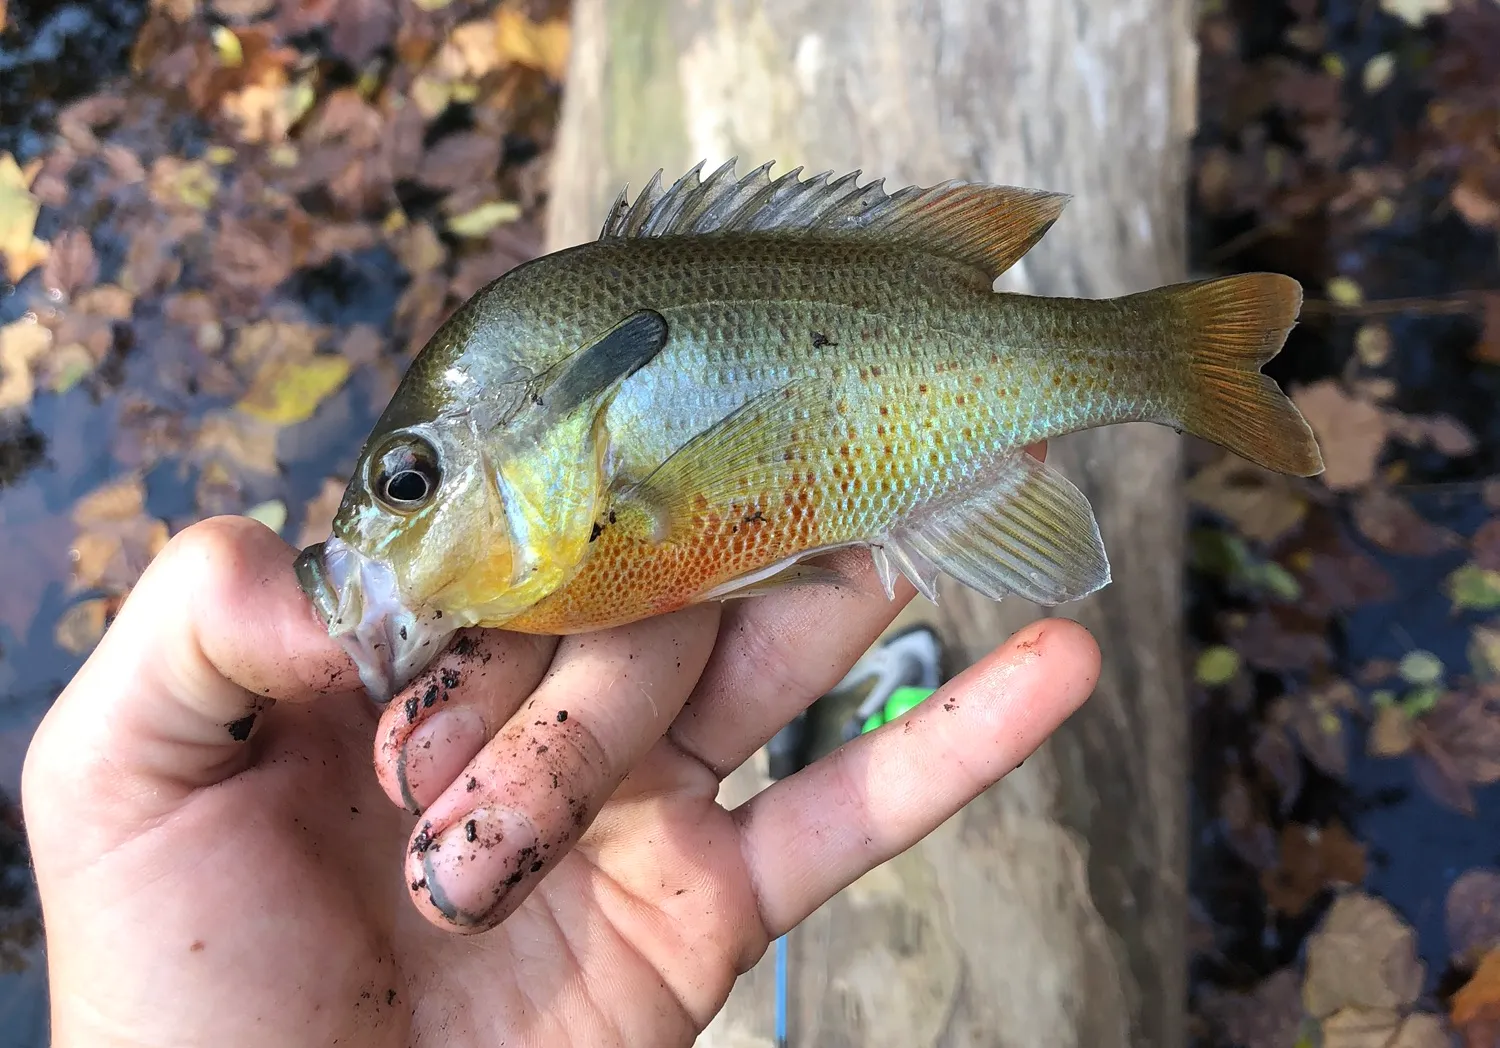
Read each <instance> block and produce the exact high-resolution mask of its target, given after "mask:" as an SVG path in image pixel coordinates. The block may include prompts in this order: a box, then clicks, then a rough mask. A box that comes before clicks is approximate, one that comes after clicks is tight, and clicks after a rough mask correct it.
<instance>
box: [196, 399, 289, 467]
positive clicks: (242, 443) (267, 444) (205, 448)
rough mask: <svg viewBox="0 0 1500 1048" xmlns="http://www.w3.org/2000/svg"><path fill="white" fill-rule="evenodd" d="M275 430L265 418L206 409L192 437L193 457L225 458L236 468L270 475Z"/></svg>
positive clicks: (272, 463) (209, 459)
mask: <svg viewBox="0 0 1500 1048" xmlns="http://www.w3.org/2000/svg"><path fill="white" fill-rule="evenodd" d="M276 430H277V427H276V426H274V425H272V424H271V423H269V422H262V421H261V420H260V419H255V418H251V417H250V416H248V415H245V414H243V413H242V412H238V411H210V412H208V413H207V414H206V415H204V416H203V421H202V423H200V424H199V426H198V432H197V435H196V437H195V438H194V441H193V459H194V461H197V462H203V463H206V462H212V461H216V460H218V461H226V462H230V463H233V464H234V465H235V466H237V467H238V468H239V469H241V470H243V471H246V472H249V473H258V474H262V475H265V476H274V475H275V474H276V473H277V472H278V470H279V468H280V467H279V466H278V464H277V461H276Z"/></svg>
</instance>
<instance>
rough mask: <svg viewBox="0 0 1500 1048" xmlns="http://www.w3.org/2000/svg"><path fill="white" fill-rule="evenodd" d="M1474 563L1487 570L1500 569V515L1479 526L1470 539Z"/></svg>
mask: <svg viewBox="0 0 1500 1048" xmlns="http://www.w3.org/2000/svg"><path fill="white" fill-rule="evenodd" d="M1469 549H1470V550H1471V551H1472V554H1473V559H1474V563H1475V564H1477V565H1479V566H1480V567H1481V568H1483V569H1485V570H1486V571H1500V517H1492V518H1491V519H1489V520H1487V521H1485V522H1484V523H1483V524H1481V525H1480V526H1479V529H1478V530H1477V531H1475V532H1474V537H1473V538H1471V539H1470V540H1469Z"/></svg>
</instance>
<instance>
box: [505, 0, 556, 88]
mask: <svg viewBox="0 0 1500 1048" xmlns="http://www.w3.org/2000/svg"><path fill="white" fill-rule="evenodd" d="M495 26H496V47H497V48H498V49H499V51H500V55H501V57H502V58H505V59H507V60H508V61H511V62H515V63H517V64H519V65H524V66H529V67H530V68H532V69H540V70H541V71H542V72H544V73H546V74H547V75H548V76H549V77H551V78H552V79H553V80H558V81H560V80H562V79H563V77H564V75H565V74H566V73H567V71H568V48H569V28H568V22H567V20H566V19H563V18H550V19H548V20H547V21H545V22H533V21H532V20H531V19H529V18H527V17H526V16H525V15H524V14H522V13H521V12H520V11H517V10H515V8H513V7H511V6H509V5H506V6H503V7H501V8H500V10H499V11H497V12H496V13H495Z"/></svg>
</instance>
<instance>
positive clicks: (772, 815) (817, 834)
mask: <svg viewBox="0 0 1500 1048" xmlns="http://www.w3.org/2000/svg"><path fill="white" fill-rule="evenodd" d="M1098 678H1099V649H1098V647H1097V645H1096V644H1095V643H1094V639H1093V637H1092V636H1090V635H1089V633H1088V631H1087V630H1085V629H1084V628H1083V627H1082V626H1079V625H1078V624H1077V623H1074V622H1070V621H1068V620H1066V619H1050V618H1049V619H1044V620H1042V621H1041V622H1038V623H1034V624H1032V625H1031V626H1028V627H1027V628H1025V629H1024V630H1022V631H1020V632H1019V633H1017V634H1016V635H1015V636H1013V637H1012V638H1011V639H1010V640H1009V641H1007V642H1006V643H1005V644H1004V645H1003V646H1002V647H1001V648H1000V649H998V650H997V651H995V652H993V653H992V654H990V655H989V656H987V657H986V658H984V659H982V660H980V661H979V662H978V663H976V664H975V665H974V666H972V667H970V668H969V669H968V670H967V671H965V672H964V673H963V674H961V675H960V676H958V677H957V678H955V679H954V680H952V681H950V682H949V683H948V684H947V685H946V686H944V687H943V688H942V689H941V690H940V691H938V692H937V694H935V695H933V696H932V698H931V699H929V700H927V701H926V702H924V703H922V704H921V705H920V706H918V707H917V708H916V709H914V710H912V711H911V712H910V713H908V714H907V715H906V716H904V717H902V718H901V719H900V720H897V721H895V722H893V723H891V724H889V725H887V726H885V727H883V728H881V729H880V730H878V731H875V732H872V733H871V734H868V735H862V736H860V737H859V738H857V739H855V740H854V741H852V742H850V743H848V744H847V745H845V746H843V747H841V748H839V749H838V750H835V751H834V752H833V753H831V754H829V755H828V756H827V757H824V758H823V759H822V760H820V761H818V762H816V763H815V764H812V765H810V766H809V767H807V768H804V769H803V770H802V771H800V772H798V773H797V774H796V775H793V776H791V777H790V778H787V779H783V780H781V781H780V782H777V783H775V784H774V785H772V786H770V787H769V788H767V789H766V790H764V791H762V792H761V793H759V794H758V795H756V796H755V797H754V798H753V799H751V800H750V801H748V802H746V803H745V804H744V805H743V806H742V807H740V808H738V809H736V811H735V818H736V820H737V821H738V823H739V825H740V829H741V832H742V834H743V839H742V841H741V846H742V848H743V850H744V855H745V861H746V863H747V865H748V867H749V869H750V875H751V883H752V884H753V885H754V886H755V889H756V894H757V896H758V900H759V906H760V913H761V918H762V920H763V921H764V922H765V927H766V932H767V934H768V935H769V936H770V937H772V938H776V937H778V936H780V935H783V934H785V933H786V932H787V931H789V930H790V929H791V928H792V927H794V926H795V925H797V924H798V923H800V922H801V921H802V920H803V918H805V917H806V916H807V915H808V914H810V913H812V911H813V910H815V909H817V908H818V907H819V906H821V905H822V904H823V903H824V902H826V901H828V899H830V898H832V897H833V896H834V895H835V894H837V893H838V892H839V891H841V890H842V889H843V888H845V887H846V886H848V885H849V884H852V883H853V882H854V881H855V880H857V879H858V878H860V877H861V876H863V875H864V874H865V873H867V872H869V871H870V870H871V869H873V868H874V867H876V866H878V865H880V864H881V863H882V862H885V861H886V860H887V859H889V858H891V857H893V856H895V855H898V854H900V853H901V852H903V851H905V850H906V849H908V848H910V847H912V846H913V845H914V844H916V843H917V842H918V841H920V840H921V839H922V838H923V837H925V836H927V835H928V834H929V833H931V832H932V831H933V830H935V829H937V828H938V826H940V825H942V823H943V822H945V821H946V820H947V819H948V818H950V817H951V816H952V815H954V814H955V813H956V812H957V811H958V810H959V809H961V808H962V807H963V806H964V805H965V804H968V803H969V802H970V801H971V800H973V799H974V798H975V797H977V796H979V794H981V793H983V792H984V791H985V790H986V789H988V788H989V787H990V786H992V785H994V784H995V783H996V782H998V781H999V780H1000V779H1001V778H1002V777H1004V776H1005V775H1006V774H1008V773H1009V772H1010V771H1012V770H1013V769H1014V768H1015V767H1016V766H1017V765H1018V764H1020V763H1021V761H1023V760H1025V759H1026V757H1027V756H1029V755H1030V754H1031V753H1032V752H1033V751H1034V750H1036V748H1037V747H1038V746H1040V745H1041V744H1042V742H1043V741H1044V740H1045V739H1046V738H1047V736H1048V735H1050V734H1051V733H1052V732H1053V731H1055V730H1056V729H1057V727H1058V726H1059V725H1060V724H1062V722H1063V721H1064V720H1066V719H1067V718H1068V716H1069V715H1071V714H1072V713H1073V711H1074V710H1076V709H1077V708H1078V707H1079V706H1081V705H1082V704H1083V701H1084V700H1085V699H1086V698H1088V696H1089V693H1090V692H1092V691H1093V689H1094V685H1095V683H1096V682H1097V681H1098ZM789 843H791V844H793V846H789Z"/></svg>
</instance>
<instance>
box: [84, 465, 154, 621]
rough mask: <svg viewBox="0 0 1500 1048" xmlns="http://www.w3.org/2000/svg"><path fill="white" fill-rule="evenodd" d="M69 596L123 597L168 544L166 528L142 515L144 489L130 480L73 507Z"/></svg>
mask: <svg viewBox="0 0 1500 1048" xmlns="http://www.w3.org/2000/svg"><path fill="white" fill-rule="evenodd" d="M73 523H74V524H75V525H76V526H77V527H78V534H77V535H76V537H75V538H74V540H73V549H72V551H71V554H70V556H71V559H72V561H73V579H72V592H75V593H77V592H80V591H82V590H90V589H102V590H106V591H109V592H112V593H124V592H125V591H127V590H128V589H129V588H130V587H131V586H133V585H135V581H136V579H138V578H140V575H141V572H143V571H145V570H146V566H147V565H148V564H150V563H151V560H152V558H154V557H155V556H156V555H157V554H158V553H160V552H161V549H162V547H163V546H165V545H166V544H167V537H168V536H167V526H166V524H164V523H162V522H161V521H159V520H156V519H155V518H153V517H151V516H149V515H148V514H147V513H146V486H145V484H144V483H143V482H142V481H141V479H140V477H137V476H128V477H124V478H122V479H120V480H117V481H113V482H111V483H109V484H106V485H105V486H104V487H101V488H98V489H96V490H95V491H93V492H91V493H90V494H88V495H86V496H84V497H83V498H82V499H79V500H78V503H77V504H76V505H75V506H74V507H73Z"/></svg>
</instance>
